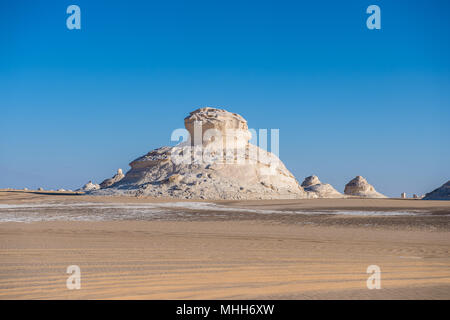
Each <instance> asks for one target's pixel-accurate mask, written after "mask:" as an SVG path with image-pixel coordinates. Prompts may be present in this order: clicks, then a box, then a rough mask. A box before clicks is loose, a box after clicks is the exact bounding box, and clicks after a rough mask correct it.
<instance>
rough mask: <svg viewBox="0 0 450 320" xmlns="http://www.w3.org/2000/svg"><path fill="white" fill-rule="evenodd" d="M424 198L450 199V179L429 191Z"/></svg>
mask: <svg viewBox="0 0 450 320" xmlns="http://www.w3.org/2000/svg"><path fill="white" fill-rule="evenodd" d="M423 199H424V200H450V180H449V181H447V182H446V183H444V184H443V185H442V186H440V187H439V188H437V189H435V190H433V191H431V192H429V193H427V194H426V195H425V197H424V198H423Z"/></svg>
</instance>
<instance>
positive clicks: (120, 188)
mask: <svg viewBox="0 0 450 320" xmlns="http://www.w3.org/2000/svg"><path fill="white" fill-rule="evenodd" d="M184 122H185V127H186V130H187V131H188V132H189V134H190V135H189V139H187V140H185V141H184V142H182V143H180V144H178V145H176V146H174V147H161V148H158V149H155V150H153V151H150V152H149V153H147V154H146V155H144V156H142V157H140V158H138V159H136V160H134V161H132V162H131V163H130V166H131V169H130V170H129V171H128V172H127V173H126V175H125V177H124V178H123V179H121V180H120V181H119V182H117V183H115V184H114V185H112V186H111V187H110V188H107V189H101V190H98V191H94V192H92V194H99V195H108V194H111V195H115V194H128V195H136V196H140V195H143V196H153V197H173V198H186V199H283V198H286V199H292V198H306V197H308V194H307V193H306V192H305V191H304V190H303V188H302V187H301V186H300V185H299V184H298V182H297V180H296V179H295V177H294V176H293V175H292V174H291V173H290V172H289V170H287V169H286V167H285V166H284V164H283V163H282V162H281V161H280V160H279V159H278V157H277V156H275V155H274V154H272V153H270V152H267V151H264V150H262V149H260V148H259V147H257V146H255V145H253V144H250V143H249V140H250V139H251V133H250V131H249V130H248V127H247V121H245V119H244V118H243V117H241V116H240V115H238V114H235V113H231V112H228V111H225V110H221V109H216V108H201V109H197V110H195V111H193V112H191V113H190V115H189V116H188V117H186V118H185V120H184Z"/></svg>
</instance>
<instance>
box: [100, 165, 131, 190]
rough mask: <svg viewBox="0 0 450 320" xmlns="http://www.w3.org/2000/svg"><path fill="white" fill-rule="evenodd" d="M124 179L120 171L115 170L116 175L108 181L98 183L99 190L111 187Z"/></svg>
mask: <svg viewBox="0 0 450 320" xmlns="http://www.w3.org/2000/svg"><path fill="white" fill-rule="evenodd" d="M124 177H125V175H124V174H123V172H122V169H120V168H119V169H117V173H116V174H115V175H114V176H113V177H112V178H109V179H106V180H104V181H103V182H102V183H100V189H104V188H108V187H110V186H112V185H113V184H114V183H116V182H119V181H120V180H122V179H123V178H124Z"/></svg>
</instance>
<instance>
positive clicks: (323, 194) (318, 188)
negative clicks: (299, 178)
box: [301, 176, 344, 198]
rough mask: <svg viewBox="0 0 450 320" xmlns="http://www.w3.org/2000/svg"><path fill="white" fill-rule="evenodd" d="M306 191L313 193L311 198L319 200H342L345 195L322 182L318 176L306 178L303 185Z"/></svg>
mask: <svg viewBox="0 0 450 320" xmlns="http://www.w3.org/2000/svg"><path fill="white" fill-rule="evenodd" d="M301 186H302V187H303V188H304V190H305V191H306V192H308V193H311V197H317V198H342V197H344V195H343V194H341V193H340V192H338V191H337V190H336V189H335V188H333V186H332V185H331V184H327V183H322V182H320V180H319V178H318V177H317V176H309V177H306V178H305V180H304V181H303V182H302V185H301Z"/></svg>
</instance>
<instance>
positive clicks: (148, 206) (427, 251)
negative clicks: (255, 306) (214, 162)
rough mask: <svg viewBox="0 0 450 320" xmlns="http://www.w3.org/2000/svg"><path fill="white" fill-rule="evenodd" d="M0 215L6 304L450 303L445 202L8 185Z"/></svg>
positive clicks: (0, 270) (0, 283)
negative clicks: (77, 285)
mask: <svg viewBox="0 0 450 320" xmlns="http://www.w3.org/2000/svg"><path fill="white" fill-rule="evenodd" d="M367 212H369V213H370V214H368V215H367V214H365V213H367ZM405 212H406V213H407V214H404V213H405ZM336 213H338V214H336ZM397 213H398V214H397ZM410 213H412V214H410ZM0 221H1V222H0V299H449V298H450V256H449V248H450V202H448V201H424V200H412V199H411V200H400V199H357V198H354V199H309V200H304V199H299V200H265V201H195V202H192V201H190V202H189V201H186V202H182V201H180V200H170V199H154V198H145V197H142V198H136V197H100V196H85V195H75V194H70V193H46V192H20V191H3V192H0ZM69 265H78V266H79V267H80V269H81V289H79V290H68V289H67V287H66V279H67V278H68V276H69V275H68V274H67V273H66V269H67V267H68V266H69ZM369 265H378V266H379V267H380V269H381V289H379V290H377V289H373V290H369V289H368V288H367V286H366V280H367V278H368V277H369V274H367V273H366V269H367V267H368V266H369Z"/></svg>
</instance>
